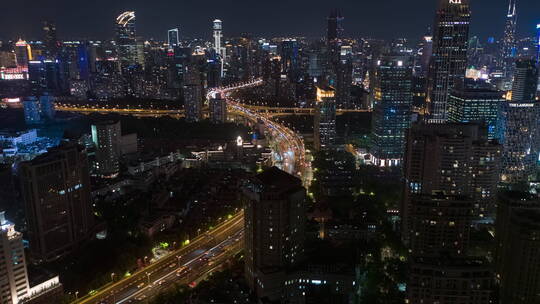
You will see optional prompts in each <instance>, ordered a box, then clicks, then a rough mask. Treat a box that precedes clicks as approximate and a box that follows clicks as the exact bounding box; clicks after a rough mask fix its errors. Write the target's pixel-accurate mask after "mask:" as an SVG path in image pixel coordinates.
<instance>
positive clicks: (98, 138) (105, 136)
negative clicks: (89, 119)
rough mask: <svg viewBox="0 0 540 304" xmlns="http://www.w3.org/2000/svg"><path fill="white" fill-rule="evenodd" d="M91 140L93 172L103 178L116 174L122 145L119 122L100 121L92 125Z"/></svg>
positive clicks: (118, 170) (118, 171)
mask: <svg viewBox="0 0 540 304" xmlns="http://www.w3.org/2000/svg"><path fill="white" fill-rule="evenodd" d="M92 142H93V143H94V145H95V148H96V158H95V164H94V169H95V173H96V174H97V175H98V176H101V177H103V178H115V177H116V176H118V174H119V173H120V163H119V158H120V155H121V147H122V130H121V126H120V122H119V121H102V122H99V123H96V124H94V125H92Z"/></svg>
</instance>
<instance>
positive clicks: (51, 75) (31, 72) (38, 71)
mask: <svg viewBox="0 0 540 304" xmlns="http://www.w3.org/2000/svg"><path fill="white" fill-rule="evenodd" d="M28 79H29V80H30V91H31V94H32V95H34V96H40V95H43V94H44V93H48V94H51V95H55V94H57V93H59V92H60V91H61V77H60V67H59V64H58V61H56V60H32V61H30V62H29V63H28Z"/></svg>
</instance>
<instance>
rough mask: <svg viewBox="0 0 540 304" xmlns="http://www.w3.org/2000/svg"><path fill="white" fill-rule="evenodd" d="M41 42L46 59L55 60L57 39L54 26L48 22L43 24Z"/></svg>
mask: <svg viewBox="0 0 540 304" xmlns="http://www.w3.org/2000/svg"><path fill="white" fill-rule="evenodd" d="M43 32H44V36H43V42H44V44H45V54H46V57H47V59H56V55H58V49H59V44H58V38H57V36H56V24H54V23H53V22H50V21H45V22H44V23H43Z"/></svg>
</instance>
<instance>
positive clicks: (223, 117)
mask: <svg viewBox="0 0 540 304" xmlns="http://www.w3.org/2000/svg"><path fill="white" fill-rule="evenodd" d="M209 103H210V120H211V121H212V123H215V124H219V123H225V122H227V101H226V100H225V99H224V98H222V97H221V94H220V93H217V94H216V95H215V96H213V97H212V98H210V101H209Z"/></svg>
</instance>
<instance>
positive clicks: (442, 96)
mask: <svg viewBox="0 0 540 304" xmlns="http://www.w3.org/2000/svg"><path fill="white" fill-rule="evenodd" d="M470 19H471V11H470V6H469V0H439V7H438V9H437V15H436V18H435V26H434V27H433V55H432V57H431V61H430V67H429V76H428V90H427V100H426V101H427V106H426V108H427V111H428V112H429V117H428V121H429V122H430V123H444V122H446V120H447V119H448V113H447V101H448V97H449V95H450V91H451V90H452V88H453V87H454V85H455V84H457V83H459V82H461V81H462V80H463V79H464V78H465V69H466V67H467V49H468V40H469V24H470Z"/></svg>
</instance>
